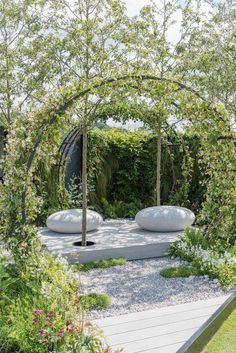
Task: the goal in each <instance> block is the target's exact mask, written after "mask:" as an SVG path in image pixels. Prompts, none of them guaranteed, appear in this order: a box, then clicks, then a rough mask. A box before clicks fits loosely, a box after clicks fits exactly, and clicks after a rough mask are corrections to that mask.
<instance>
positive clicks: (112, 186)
mask: <svg viewBox="0 0 236 353" xmlns="http://www.w3.org/2000/svg"><path fill="white" fill-rule="evenodd" d="M198 150H199V144H198V140H197V138H195V137H191V138H190V137H188V136H186V135H183V134H180V133H179V134H178V135H176V134H174V135H173V136H169V137H168V138H167V137H164V138H163V148H162V164H161V199H162V204H171V203H172V204H173V203H174V204H177V205H182V206H188V207H191V208H192V209H194V210H195V211H197V209H198V208H199V207H200V204H201V202H202V200H203V198H204V188H203V187H202V186H201V180H202V178H203V177H202V174H201V172H200V170H199V165H198ZM188 164H189V166H188ZM155 171H156V136H155V135H154V134H152V133H150V132H148V131H143V130H140V131H136V132H130V131H126V130H124V131H123V130H118V129H108V130H99V129H95V130H92V131H91V132H90V133H89V176H90V177H89V190H90V195H89V196H90V197H89V199H90V207H93V208H94V209H96V210H98V211H99V212H101V213H103V215H104V216H107V217H133V216H134V215H135V214H136V212H137V211H138V210H140V209H141V208H143V207H147V206H151V205H154V204H155V174H156V172H155Z"/></svg>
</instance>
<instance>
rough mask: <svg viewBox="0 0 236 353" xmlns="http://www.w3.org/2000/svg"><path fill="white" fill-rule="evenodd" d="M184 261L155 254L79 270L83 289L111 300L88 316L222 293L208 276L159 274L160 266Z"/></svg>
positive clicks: (85, 291)
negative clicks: (106, 265) (113, 265)
mask: <svg viewBox="0 0 236 353" xmlns="http://www.w3.org/2000/svg"><path fill="white" fill-rule="evenodd" d="M183 264H185V263H184V262H182V261H180V260H176V259H174V260H173V259H170V258H158V259H149V260H137V261H129V262H128V263H127V264H126V265H124V266H116V267H110V268H107V269H94V270H91V271H89V272H84V273H81V288H80V289H81V290H82V292H83V293H91V292H93V293H94V292H96V293H106V294H107V295H109V296H110V298H111V301H112V303H111V305H110V306H109V307H108V308H106V309H103V310H99V311H96V310H93V311H91V312H90V313H89V317H90V318H92V319H94V318H101V317H106V316H115V315H121V314H125V313H130V312H136V311H142V310H149V309H152V308H157V307H163V306H169V305H176V304H182V303H187V302H192V301H197V300H204V299H209V298H213V297H218V296H222V295H225V291H224V290H223V289H222V288H221V287H220V286H219V285H218V282H217V281H216V280H209V278H208V276H201V277H196V276H192V277H189V278H173V279H168V278H163V277H162V276H160V270H162V269H164V268H168V267H172V266H179V265H183ZM185 265H186V264H185Z"/></svg>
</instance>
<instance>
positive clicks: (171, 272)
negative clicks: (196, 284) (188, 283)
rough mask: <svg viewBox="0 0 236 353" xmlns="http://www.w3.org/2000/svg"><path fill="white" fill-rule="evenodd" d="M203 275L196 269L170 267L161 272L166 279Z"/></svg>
mask: <svg viewBox="0 0 236 353" xmlns="http://www.w3.org/2000/svg"><path fill="white" fill-rule="evenodd" d="M202 274H203V273H202V272H201V271H199V270H198V269H197V268H194V267H185V266H179V267H169V268H165V269H164V270H161V271H160V275H161V276H162V277H165V278H175V277H183V278H185V277H190V276H201V275H202Z"/></svg>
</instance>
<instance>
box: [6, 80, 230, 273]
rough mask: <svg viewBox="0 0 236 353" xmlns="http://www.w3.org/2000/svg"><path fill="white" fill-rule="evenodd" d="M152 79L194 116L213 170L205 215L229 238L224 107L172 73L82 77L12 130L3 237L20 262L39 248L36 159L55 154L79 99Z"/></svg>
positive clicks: (211, 231) (216, 232)
mask: <svg viewBox="0 0 236 353" xmlns="http://www.w3.org/2000/svg"><path fill="white" fill-rule="evenodd" d="M147 83H148V87H149V90H150V94H152V95H153V96H154V95H155V94H156V95H158V92H159V91H158V89H159V87H161V88H162V89H163V85H165V86H166V87H167V88H168V95H169V101H170V102H172V101H173V97H174V99H177V96H178V101H179V103H180V104H181V113H180V111H179V110H178V113H177V114H183V116H185V117H188V116H189V117H191V124H192V129H194V130H195V133H196V132H197V133H198V135H199V137H200V138H201V146H202V161H203V163H204V164H205V168H206V169H207V171H208V175H209V180H208V192H207V197H206V202H205V204H204V207H203V210H202V212H201V219H202V221H203V222H204V224H205V226H206V234H207V236H209V237H210V236H212V237H214V238H217V237H219V236H223V237H225V238H227V239H230V237H231V236H232V234H233V231H234V225H235V224H234V222H235V217H234V216H235V214H234V212H235V185H236V177H235V171H234V163H235V148H234V142H233V132H232V131H231V130H230V119H229V117H228V116H227V113H226V112H225V111H224V109H223V108H222V107H220V106H217V105H213V104H210V103H209V102H207V101H206V100H205V99H204V97H202V96H201V95H200V94H199V93H198V92H197V91H195V90H194V89H192V88H191V87H188V86H186V85H185V84H183V83H181V82H178V81H177V80H174V79H171V78H169V79H167V78H160V77H156V76H151V75H129V76H123V77H118V78H111V79H106V80H102V79H94V80H92V81H91V82H90V85H89V86H87V83H86V86H85V87H86V88H84V84H83V82H80V83H78V84H75V85H73V86H71V87H66V88H63V89H60V90H58V91H57V92H55V93H54V95H53V96H49V97H48V98H47V99H46V101H45V103H44V105H43V107H41V108H40V109H39V110H38V111H36V112H35V113H30V114H27V115H25V116H23V117H19V119H16V121H15V123H14V126H13V127H12V131H11V132H10V133H9V138H8V143H7V147H6V152H7V153H6V161H5V171H6V173H5V184H4V185H3V186H1V201H0V202H1V209H2V213H1V218H2V222H1V224H2V233H3V235H4V236H3V238H4V241H5V242H6V243H7V246H8V248H9V249H11V250H12V252H13V255H14V258H15V261H16V262H17V263H18V265H19V266H23V267H24V266H25V265H26V263H27V261H28V260H30V259H31V258H32V255H33V254H34V255H35V254H37V251H38V250H39V247H40V242H39V240H38V236H37V229H36V227H35V226H34V220H35V218H36V216H37V214H38V212H40V202H41V196H40V195H37V192H36V188H35V185H34V177H35V174H34V170H35V166H36V164H37V161H39V160H40V159H43V158H45V156H47V158H48V156H50V148H51V146H52V144H53V141H54V139H55V136H56V135H57V133H58V131H59V130H60V128H61V127H62V126H63V124H65V123H68V122H70V113H71V111H72V110H73V105H74V103H76V102H78V101H80V100H82V99H83V98H84V97H85V96H88V95H89V94H91V95H96V94H97V95H99V96H100V97H106V96H107V95H109V94H110V92H111V91H112V90H115V89H117V88H118V87H119V88H121V89H122V90H130V91H132V90H133V89H134V87H135V89H139V90H140V92H142V89H144V88H145V85H146V84H147ZM159 94H160V92H159ZM42 141H44V143H41V142H42Z"/></svg>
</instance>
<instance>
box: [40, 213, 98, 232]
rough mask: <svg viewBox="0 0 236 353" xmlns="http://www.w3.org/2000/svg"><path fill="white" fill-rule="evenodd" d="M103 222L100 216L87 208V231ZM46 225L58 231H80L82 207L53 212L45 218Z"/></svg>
mask: <svg viewBox="0 0 236 353" xmlns="http://www.w3.org/2000/svg"><path fill="white" fill-rule="evenodd" d="M102 223H103V219H102V216H101V215H100V214H99V213H97V212H95V211H91V210H87V231H88V232H89V231H92V230H95V229H97V228H98V227H99V226H100V225H101V224H102ZM47 227H48V228H49V229H50V230H53V231H54V232H58V233H68V234H72V233H81V232H82V209H77V208H76V209H72V210H65V211H59V212H56V213H53V214H52V215H51V216H49V217H48V219H47Z"/></svg>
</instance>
